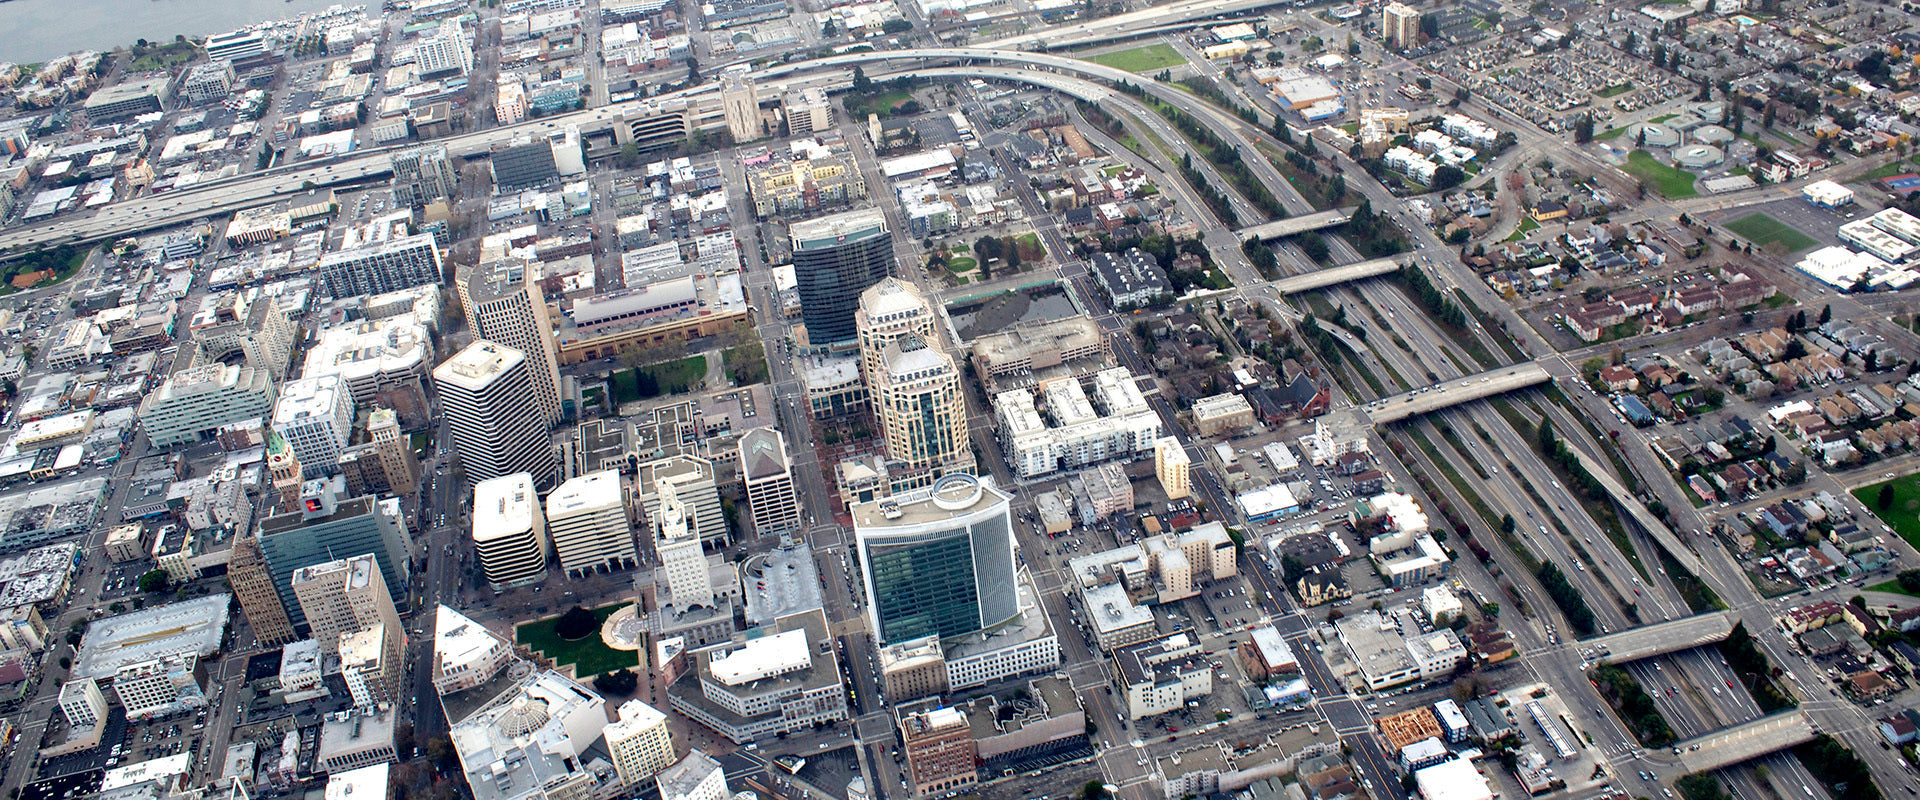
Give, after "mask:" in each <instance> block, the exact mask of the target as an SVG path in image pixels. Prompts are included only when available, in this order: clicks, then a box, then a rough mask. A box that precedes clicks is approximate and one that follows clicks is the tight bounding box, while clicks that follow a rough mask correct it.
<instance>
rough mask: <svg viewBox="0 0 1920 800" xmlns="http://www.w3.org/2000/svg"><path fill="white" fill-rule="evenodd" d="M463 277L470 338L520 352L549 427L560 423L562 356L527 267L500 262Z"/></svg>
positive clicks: (466, 272) (514, 261) (542, 297)
mask: <svg viewBox="0 0 1920 800" xmlns="http://www.w3.org/2000/svg"><path fill="white" fill-rule="evenodd" d="M462 273H463V274H462V275H461V276H460V288H461V293H460V301H461V303H462V307H464V308H465V309H466V310H467V326H468V327H470V328H472V329H473V335H474V337H475V338H479V339H485V340H487V341H490V342H495V343H497V344H503V345H506V346H508V347H511V348H513V349H515V350H518V351H520V355H521V356H522V357H524V358H525V359H526V361H527V378H528V380H530V381H532V382H533V392H534V397H535V400H536V401H537V402H538V407H539V410H540V413H541V414H542V415H543V419H544V421H545V422H546V424H547V427H549V428H551V427H553V426H555V425H558V424H560V416H561V409H560V355H559V350H558V349H557V347H556V346H555V344H554V341H553V322H552V320H551V319H549V318H548V316H547V299H546V296H545V295H543V294H541V292H540V284H539V283H538V282H536V281H535V280H534V278H535V276H534V275H533V274H532V270H531V268H530V267H529V266H528V264H527V262H526V261H524V260H522V259H518V258H504V259H500V260H497V261H493V262H489V263H486V264H481V265H480V266H477V267H474V268H472V269H467V270H462Z"/></svg>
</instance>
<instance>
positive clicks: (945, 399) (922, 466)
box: [855, 278, 974, 479]
mask: <svg viewBox="0 0 1920 800" xmlns="http://www.w3.org/2000/svg"><path fill="white" fill-rule="evenodd" d="M855 319H856V320H858V326H859V329H860V358H861V364H862V369H863V370H865V371H866V373H867V374H866V379H867V394H868V397H869V398H870V399H871V402H872V405H873V410H874V415H875V416H876V417H878V418H879V420H880V428H881V431H882V433H883V434H885V437H886V441H887V456H888V457H889V458H892V459H893V460H895V461H899V462H901V463H903V464H905V465H906V466H907V471H908V472H909V473H925V474H926V475H927V476H929V479H930V478H935V477H939V476H941V475H944V474H947V473H950V472H972V471H973V470H974V461H973V448H972V447H971V446H970V445H969V443H968V440H967V403H966V396H965V395H964V394H963V390H962V389H961V386H960V369H959V366H958V365H957V364H955V363H954V360H953V356H952V355H949V354H948V353H947V351H946V346H945V344H944V343H943V342H942V341H941V339H940V336H939V333H938V331H937V330H936V329H935V326H934V314H933V307H932V306H931V305H930V304H929V303H927V299H926V297H925V296H924V295H922V294H920V292H919V290H917V289H915V288H914V287H913V285H912V284H909V283H907V282H905V281H902V280H899V279H897V278H887V279H885V280H882V281H880V282H879V283H877V284H874V285H873V286H872V287H871V288H869V289H867V290H866V291H865V292H862V293H861V294H860V308H859V310H858V312H857V313H856V314H855Z"/></svg>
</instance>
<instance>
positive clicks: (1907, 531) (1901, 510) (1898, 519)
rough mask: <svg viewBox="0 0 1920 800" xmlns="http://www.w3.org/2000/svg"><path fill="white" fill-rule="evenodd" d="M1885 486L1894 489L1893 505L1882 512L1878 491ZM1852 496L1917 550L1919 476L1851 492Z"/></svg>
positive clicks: (1918, 540)
mask: <svg viewBox="0 0 1920 800" xmlns="http://www.w3.org/2000/svg"><path fill="white" fill-rule="evenodd" d="M1888 485H1891V486H1892V487H1893V497H1892V502H1890V503H1888V504H1887V507H1886V508H1881V507H1880V487H1882V486H1888ZM1853 496H1854V497H1856V498H1859V500H1860V504H1861V505H1864V506H1866V507H1867V510H1868V511H1872V512H1873V515H1874V516H1876V517H1879V518H1880V521H1881V522H1884V523H1886V524H1887V527H1890V528H1892V529H1893V532H1894V533H1898V534H1900V538H1902V539H1905V540H1907V544H1910V545H1913V546H1914V547H1920V475H1907V476H1905V477H1900V478H1894V479H1893V480H1890V481H1882V482H1880V483H1876V484H1873V485H1871V486H1862V487H1860V488H1858V489H1855V490H1853Z"/></svg>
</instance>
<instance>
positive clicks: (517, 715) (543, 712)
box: [495, 695, 547, 738]
mask: <svg viewBox="0 0 1920 800" xmlns="http://www.w3.org/2000/svg"><path fill="white" fill-rule="evenodd" d="M495 724H497V725H499V726H500V732H501V733H504V734H506V735H508V736H511V737H514V738H519V737H522V736H526V735H527V734H530V733H533V732H534V731H537V730H540V726H542V725H545V724H547V701H545V700H537V699H534V698H532V697H527V696H525V695H521V696H520V697H516V698H514V700H513V705H512V706H510V707H508V708H507V710H506V711H502V712H500V719H499V721H498V722H497V723H495Z"/></svg>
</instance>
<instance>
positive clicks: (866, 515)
mask: <svg viewBox="0 0 1920 800" xmlns="http://www.w3.org/2000/svg"><path fill="white" fill-rule="evenodd" d="M1008 500H1009V496H1008V495H1007V494H1006V493H1005V492H1002V491H1000V490H998V489H996V488H994V487H993V486H991V485H989V484H987V483H985V482H982V481H981V480H980V479H979V478H975V477H974V476H972V475H967V474H964V473H955V474H952V475H947V476H945V477H942V478H941V479H939V480H937V481H935V482H934V483H933V485H931V486H926V487H922V488H920V489H915V490H912V491H908V492H904V493H901V494H896V495H894V496H892V497H889V498H886V499H882V500H876V501H874V502H871V503H855V504H854V505H853V508H852V513H853V530H854V536H855V538H856V540H857V541H858V543H859V547H860V564H861V567H862V569H861V578H862V580H863V581H864V582H865V584H866V592H867V597H868V605H867V618H868V624H870V625H871V626H872V628H873V632H874V636H875V637H877V638H878V639H879V643H880V644H881V645H883V646H884V645H891V644H898V643H900V642H908V641H914V640H918V639H922V638H926V637H929V636H937V637H939V638H941V639H950V638H954V637H959V636H965V635H967V634H970V633H975V632H978V631H982V630H987V629H991V628H995V627H997V626H1000V625H1003V624H1005V623H1006V622H1007V621H1009V620H1011V619H1013V618H1014V617H1016V616H1018V615H1019V613H1020V604H1019V600H1018V597H1017V595H1016V588H1015V583H1014V581H1015V577H1014V573H1015V566H1014V543H1013V518H1012V515H1011V513H1010V512H1009V510H1008V509H1009V505H1008Z"/></svg>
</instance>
